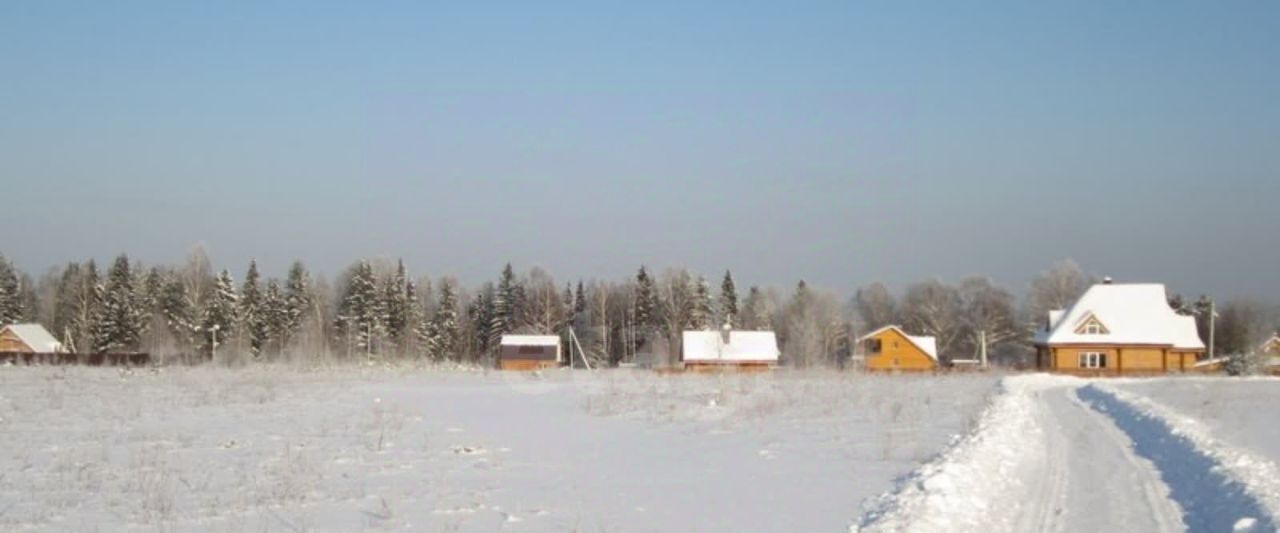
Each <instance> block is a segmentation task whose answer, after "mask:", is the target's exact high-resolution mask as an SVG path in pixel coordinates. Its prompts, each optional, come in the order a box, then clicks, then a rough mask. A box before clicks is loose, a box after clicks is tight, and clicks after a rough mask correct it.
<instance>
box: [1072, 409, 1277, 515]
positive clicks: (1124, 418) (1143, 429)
mask: <svg viewBox="0 0 1280 533" xmlns="http://www.w3.org/2000/svg"><path fill="white" fill-rule="evenodd" d="M1078 395H1079V396H1080V399H1081V400H1083V401H1084V402H1085V403H1087V404H1088V405H1089V406H1090V407H1092V408H1093V409H1094V410H1096V411H1097V412H1099V413H1102V414H1105V415H1106V416H1108V417H1109V418H1110V419H1111V420H1112V421H1114V422H1115V425H1116V426H1117V427H1119V428H1120V429H1121V430H1123V431H1124V432H1125V434H1127V435H1128V436H1129V438H1130V439H1132V441H1133V448H1134V452H1136V453H1137V454H1138V455H1140V456H1142V457H1145V458H1147V459H1148V460H1150V461H1151V462H1152V464H1154V465H1155V466H1156V468H1157V469H1158V470H1159V472H1160V476H1161V478H1162V479H1163V480H1164V482H1165V484H1166V485H1168V487H1169V490H1170V496H1171V497H1172V498H1173V500H1174V501H1176V502H1177V503H1178V504H1179V505H1180V506H1181V507H1182V510H1183V516H1182V519H1183V521H1184V522H1185V523H1186V526H1187V530H1188V531H1190V532H1192V533H1201V532H1204V533H1208V532H1218V531H1233V530H1236V531H1275V530H1276V524H1275V522H1274V521H1273V519H1272V517H1271V516H1270V515H1269V514H1268V513H1267V512H1266V511H1265V507H1264V506H1263V505H1262V503H1261V502H1259V501H1258V499H1257V498H1255V497H1254V496H1253V495H1252V494H1250V493H1249V491H1248V490H1247V489H1246V487H1245V486H1244V485H1243V484H1242V483H1240V482H1239V481H1237V480H1235V479H1232V478H1231V477H1230V476H1228V475H1227V474H1226V473H1225V472H1224V470H1223V468H1222V466H1221V465H1220V464H1219V463H1218V462H1217V461H1216V460H1214V458H1213V457H1212V456H1210V455H1209V454H1207V453H1205V452H1204V451H1201V450H1200V449H1199V448H1197V447H1196V445H1195V443H1194V442H1193V441H1192V440H1191V439H1189V438H1187V437H1186V436H1183V435H1179V434H1177V433H1176V432H1174V431H1173V430H1172V429H1171V428H1170V427H1169V425H1168V424H1167V423H1166V422H1165V421H1164V420H1162V419H1160V418H1158V417H1155V416H1153V415H1151V414H1148V413H1144V412H1142V411H1141V410H1139V409H1138V408H1137V407H1135V406H1133V405H1131V404H1129V403H1127V402H1125V401H1123V400H1120V399H1119V398H1117V397H1116V396H1115V395H1114V394H1111V393H1109V392H1107V391H1104V390H1102V389H1100V388H1098V387H1097V386H1094V385H1089V386H1086V387H1082V388H1081V389H1080V390H1079V391H1078ZM1243 526H1251V527H1248V528H1247V529H1245V528H1244V527H1243Z"/></svg>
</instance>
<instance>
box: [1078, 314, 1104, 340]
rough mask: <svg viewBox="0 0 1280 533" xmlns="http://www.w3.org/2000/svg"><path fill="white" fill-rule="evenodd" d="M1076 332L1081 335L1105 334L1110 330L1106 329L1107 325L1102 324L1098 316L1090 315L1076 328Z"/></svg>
mask: <svg viewBox="0 0 1280 533" xmlns="http://www.w3.org/2000/svg"><path fill="white" fill-rule="evenodd" d="M1076 333H1078V334H1081V335H1106V334H1108V333H1111V332H1110V331H1107V327H1106V326H1104V325H1102V322H1100V321H1099V320H1098V317H1095V316H1092V315H1090V316H1089V318H1088V319H1087V320H1085V321H1084V323H1083V324H1081V325H1080V327H1078V328H1076Z"/></svg>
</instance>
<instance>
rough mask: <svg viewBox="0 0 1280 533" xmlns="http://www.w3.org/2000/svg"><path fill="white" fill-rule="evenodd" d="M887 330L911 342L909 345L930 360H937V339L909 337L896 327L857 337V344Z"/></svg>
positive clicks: (888, 327) (886, 327) (923, 336)
mask: <svg viewBox="0 0 1280 533" xmlns="http://www.w3.org/2000/svg"><path fill="white" fill-rule="evenodd" d="M888 330H894V331H897V332H898V334H899V335H902V336H903V337H906V338H907V340H908V341H911V344H914V345H916V348H919V349H920V351H922V352H924V354H925V355H927V356H929V358H930V359H933V360H934V361H937V360H938V339H937V338H934V337H930V336H928V335H909V334H907V332H905V331H903V330H902V328H901V327H898V326H885V327H882V328H880V329H877V330H875V331H872V332H871V333H868V334H866V335H863V336H862V337H859V338H858V342H862V341H864V340H867V339H870V338H872V337H875V336H876V335H879V334H881V333H884V332H885V331H888Z"/></svg>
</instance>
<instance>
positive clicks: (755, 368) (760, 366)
mask: <svg viewBox="0 0 1280 533" xmlns="http://www.w3.org/2000/svg"><path fill="white" fill-rule="evenodd" d="M772 369H773V365H771V364H769V363H763V362H756V361H742V362H728V363H701V362H699V363H685V364H684V370H686V371H689V372H767V371H769V370H772Z"/></svg>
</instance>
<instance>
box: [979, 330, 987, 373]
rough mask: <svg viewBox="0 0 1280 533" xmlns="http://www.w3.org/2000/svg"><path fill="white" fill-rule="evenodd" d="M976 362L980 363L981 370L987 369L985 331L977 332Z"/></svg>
mask: <svg viewBox="0 0 1280 533" xmlns="http://www.w3.org/2000/svg"><path fill="white" fill-rule="evenodd" d="M978 360H980V361H982V368H987V331H986V330H980V331H978Z"/></svg>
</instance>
